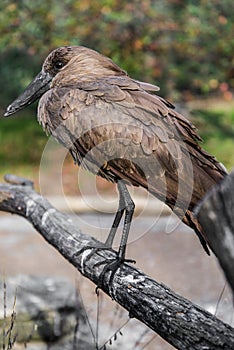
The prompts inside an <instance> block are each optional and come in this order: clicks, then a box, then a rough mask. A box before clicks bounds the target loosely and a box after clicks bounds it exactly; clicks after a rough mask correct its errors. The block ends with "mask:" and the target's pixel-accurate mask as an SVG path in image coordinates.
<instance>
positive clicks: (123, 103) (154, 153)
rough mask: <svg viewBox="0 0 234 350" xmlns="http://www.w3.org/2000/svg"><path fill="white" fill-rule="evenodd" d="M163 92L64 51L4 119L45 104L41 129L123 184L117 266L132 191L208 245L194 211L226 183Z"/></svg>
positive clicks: (77, 49) (86, 52)
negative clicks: (161, 206) (151, 199)
mask: <svg viewBox="0 0 234 350" xmlns="http://www.w3.org/2000/svg"><path fill="white" fill-rule="evenodd" d="M158 91H159V87H158V86H156V85H153V84H150V83H146V82H142V81H138V80H135V79H133V78H131V77H130V76H129V75H128V74H127V72H125V71H124V70H123V69H122V68H120V67H119V66H118V65H117V64H116V63H114V62H113V61H112V60H111V59H110V58H108V57H106V56H104V55H102V54H101V53H99V52H97V51H95V50H92V49H90V48H87V47H84V46H63V47H59V48H57V49H55V50H53V51H52V52H51V53H50V54H49V55H48V56H47V58H46V59H45V61H44V63H43V66H42V69H41V71H40V72H39V74H38V75H37V76H36V77H35V78H34V79H33V80H32V82H31V83H30V84H29V85H28V86H27V87H26V89H25V91H24V92H23V93H22V94H21V95H20V96H19V97H18V98H16V99H15V100H14V101H13V102H12V103H11V104H10V105H9V106H8V107H7V109H6V112H5V114H4V116H5V117H8V116H10V115H12V114H13V113H16V112H18V111H19V110H21V109H23V108H25V107H27V106H28V105H30V104H31V103H33V102H34V101H36V100H38V99H40V100H39V104H38V113H37V115H38V121H39V123H40V124H41V125H42V127H43V129H44V130H45V131H46V132H47V133H49V134H51V135H52V136H53V137H55V139H57V140H58V141H59V142H60V143H61V144H62V145H63V146H65V147H66V148H67V149H68V150H69V152H70V153H71V155H72V157H73V159H74V161H75V163H77V164H78V165H79V166H81V167H83V168H85V169H87V170H88V171H90V172H92V173H94V174H95V175H97V176H101V177H103V178H105V179H106V180H107V181H111V182H113V183H116V184H117V188H118V191H119V207H118V210H117V212H116V214H115V218H114V222H113V224H112V227H111V229H110V232H109V235H108V237H107V239H106V241H105V242H104V244H103V247H107V249H109V248H110V249H111V248H112V245H113V241H114V238H115V234H116V231H117V228H118V226H119V224H120V221H121V219H122V217H123V216H124V224H123V231H122V237H121V241H120V245H119V249H118V252H117V253H118V254H117V258H118V261H120V262H124V261H126V258H125V254H126V246H127V241H128V235H129V230H130V226H131V222H132V217H133V213H134V208H135V204H134V202H133V200H132V198H131V196H130V193H129V191H128V186H138V187H142V188H144V189H145V190H147V191H148V192H149V193H151V194H152V195H153V196H155V197H157V198H158V199H159V200H161V201H163V202H164V203H165V204H166V205H167V206H169V207H170V208H171V209H172V211H173V212H174V213H175V214H176V215H177V216H178V217H179V218H180V220H182V221H183V222H184V223H185V224H187V225H188V226H190V227H191V228H192V229H193V230H194V231H195V233H196V234H197V236H198V238H199V240H200V242H201V244H202V246H203V248H204V249H205V251H206V252H207V253H208V254H210V252H209V248H208V246H209V242H208V240H207V238H206V237H205V235H204V233H203V231H202V227H201V225H200V223H199V222H198V220H197V219H196V217H195V215H194V214H193V209H194V208H195V206H196V205H197V203H198V202H199V201H200V200H201V199H202V198H203V197H204V196H205V195H206V193H207V192H208V191H209V190H210V189H211V188H212V187H213V186H215V185H216V184H217V183H219V182H220V181H221V180H222V179H223V178H224V177H225V176H226V175H227V171H226V169H225V168H224V166H223V165H222V164H221V163H219V162H218V161H217V160H216V158H215V157H214V156H212V155H210V154H209V153H207V152H206V151H205V150H204V149H203V148H201V146H200V141H201V138H200V137H199V135H198V134H197V131H196V128H195V126H194V125H193V124H192V123H191V122H190V121H189V120H188V119H187V118H186V117H184V116H183V115H182V114H180V113H179V112H177V111H176V109H175V108H174V106H173V105H172V104H171V103H170V102H169V101H168V100H167V99H164V98H163V97H161V96H160V95H159V93H158Z"/></svg>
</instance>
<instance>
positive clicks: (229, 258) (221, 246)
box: [195, 170, 234, 296]
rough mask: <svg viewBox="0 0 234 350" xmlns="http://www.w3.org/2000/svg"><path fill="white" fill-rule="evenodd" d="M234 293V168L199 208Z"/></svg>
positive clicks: (198, 213)
mask: <svg viewBox="0 0 234 350" xmlns="http://www.w3.org/2000/svg"><path fill="white" fill-rule="evenodd" d="M195 212H196V215H197V218H198V220H199V222H200V223H201V225H202V228H203V231H204V233H205V236H206V237H207V239H208V241H209V245H210V247H211V248H212V250H213V252H214V253H215V254H216V256H217V258H218V260H219V263H220V265H221V267H222V269H223V270H224V273H225V275H226V278H227V280H228V282H229V284H230V286H231V288H232V292H233V296H234V170H233V171H232V172H231V173H230V175H228V176H227V177H226V178H225V179H224V180H223V181H222V182H221V183H220V184H219V185H217V186H216V187H215V188H213V189H212V190H211V191H210V192H209V193H208V194H207V195H206V197H205V198H204V200H203V201H202V202H201V203H200V204H199V206H198V207H197V208H196V210H195Z"/></svg>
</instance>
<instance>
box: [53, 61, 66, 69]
mask: <svg viewBox="0 0 234 350" xmlns="http://www.w3.org/2000/svg"><path fill="white" fill-rule="evenodd" d="M63 66H64V63H63V62H62V61H56V62H55V63H54V67H55V68H56V69H61V68H63Z"/></svg>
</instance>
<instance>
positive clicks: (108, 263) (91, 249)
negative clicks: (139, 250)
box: [77, 242, 136, 297]
mask: <svg viewBox="0 0 234 350" xmlns="http://www.w3.org/2000/svg"><path fill="white" fill-rule="evenodd" d="M103 250H109V251H110V252H111V253H112V254H113V253H115V254H116V256H115V257H113V258H109V259H108V258H105V259H103V260H102V261H98V262H97V263H95V264H94V267H98V266H101V265H105V266H104V268H103V270H102V272H101V273H100V275H99V281H98V284H97V287H96V293H97V294H98V290H99V289H103V288H104V282H105V275H106V274H107V273H108V272H110V271H111V274H110V277H109V280H108V284H109V286H110V287H109V291H110V295H111V297H113V295H114V293H113V288H112V283H113V279H114V276H115V273H116V271H117V270H118V269H119V268H120V267H121V265H123V264H124V263H131V264H135V263H136V261H135V260H133V259H125V258H124V257H121V256H120V255H119V253H117V252H116V251H115V250H113V249H112V248H111V247H109V246H107V245H105V244H104V243H103V244H98V243H96V242H95V243H93V244H89V245H87V246H85V247H83V248H81V249H80V250H79V252H77V255H80V254H83V253H84V252H86V251H87V254H84V255H83V257H82V265H83V266H84V265H85V262H86V261H87V260H89V259H90V258H91V257H92V256H93V255H94V254H96V253H99V252H101V251H103Z"/></svg>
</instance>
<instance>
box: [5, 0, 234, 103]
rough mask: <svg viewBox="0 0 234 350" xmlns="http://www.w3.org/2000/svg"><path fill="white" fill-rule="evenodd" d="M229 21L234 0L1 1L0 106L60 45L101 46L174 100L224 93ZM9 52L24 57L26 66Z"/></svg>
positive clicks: (231, 75)
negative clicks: (2, 88)
mask: <svg viewBox="0 0 234 350" xmlns="http://www.w3.org/2000/svg"><path fill="white" fill-rule="evenodd" d="M233 27H234V3H233V0H225V1H220V0H199V1H192V0H189V1H188V0H187V1H181V0H177V1H175V0H167V1H162V0H159V1H150V0H135V1H132V2H129V1H126V0H100V1H93V0H79V1H78V0H65V1H63V2H59V1H56V0H40V1H39V0H35V1H31V0H21V1H16V0H2V1H1V3H0V34H1V35H0V50H1V52H2V55H3V56H2V60H1V61H2V62H1V70H0V74H1V78H2V83H3V84H4V86H5V84H6V89H5V94H4V96H1V100H0V104H4V103H5V95H6V94H7V93H9V95H10V97H11V96H13V95H14V93H13V92H14V91H15V89H16V90H19V89H20V88H21V85H24V83H25V81H27V80H29V75H31V73H32V68H31V67H32V66H34V67H35V66H36V67H38V69H39V66H40V64H39V62H41V61H42V60H43V59H44V57H45V56H46V55H47V54H48V52H49V51H50V50H52V49H53V48H55V47H58V46H62V45H85V46H88V47H91V48H94V49H96V50H99V51H101V52H102V53H104V54H106V55H108V56H111V57H112V59H113V60H114V61H116V62H117V63H118V64H119V65H121V67H122V68H124V69H125V70H127V71H128V72H129V74H131V75H133V76H134V77H136V78H137V79H142V80H146V81H149V82H154V83H156V84H159V85H160V86H161V88H162V93H163V94H165V93H166V94H168V95H170V96H172V94H174V96H173V98H175V97H176V96H177V95H178V93H179V94H181V93H182V94H183V95H184V97H191V95H194V94H195V93H198V94H201V93H202V94H207V93H210V92H212V91H217V90H222V91H223V92H227V91H228V90H229V89H230V88H231V87H233V85H234V82H233V79H234V72H233V68H232V67H233V51H234V36H233V31H234V30H233V29H234V28H233ZM14 52H18V53H19V52H20V54H21V55H22V57H23V56H24V57H25V64H24V65H23V66H21V65H20V64H19V62H18V58H17V54H16V55H15V56H14V55H13V53H14ZM8 58H9V59H8ZM29 61H30V64H28V63H27V62H29ZM20 67H21V68H20ZM33 70H34V68H33ZM7 78H8V82H9V81H10V82H11V84H12V85H14V87H11V86H9V83H8V84H7ZM18 78H19V79H18ZM224 82H225V83H226V85H225V86H224V85H223V83H224ZM12 89H13V90H14V91H12ZM224 90H225V91H224Z"/></svg>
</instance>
